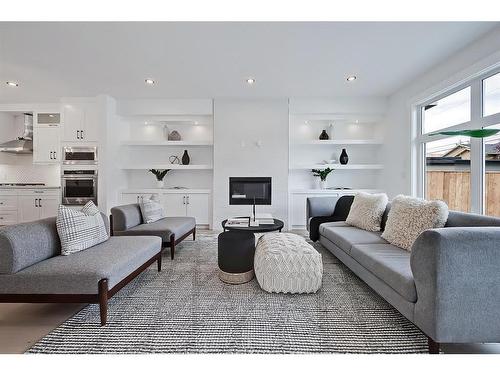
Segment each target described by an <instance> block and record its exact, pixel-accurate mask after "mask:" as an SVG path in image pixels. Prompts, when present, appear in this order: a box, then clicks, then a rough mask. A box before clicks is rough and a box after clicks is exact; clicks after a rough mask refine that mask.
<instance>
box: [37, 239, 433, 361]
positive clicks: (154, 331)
mask: <svg viewBox="0 0 500 375" xmlns="http://www.w3.org/2000/svg"><path fill="white" fill-rule="evenodd" d="M314 246H315V247H316V249H318V251H320V252H321V254H322V256H323V263H324V275H323V285H322V288H321V289H320V290H319V291H318V292H317V293H316V294H309V295H289V294H269V293H267V292H265V291H263V290H261V289H260V288H259V285H258V283H257V281H256V280H255V279H254V280H252V281H251V282H249V283H247V284H242V285H227V284H224V283H222V282H221V281H220V280H219V279H218V277H217V234H215V233H213V232H209V231H205V232H202V233H200V234H199V235H198V236H197V239H196V241H195V242H193V241H190V240H185V241H184V242H182V243H181V244H180V245H179V246H178V247H177V249H176V255H175V260H174V261H171V260H170V256H169V254H168V250H167V253H166V254H165V255H164V261H163V270H162V272H161V273H158V272H157V271H156V265H154V266H152V267H150V268H149V269H148V270H146V271H145V272H143V273H142V274H141V275H139V276H138V277H137V278H136V279H135V280H134V281H133V282H132V283H130V284H129V285H128V286H127V287H125V288H123V289H122V290H121V291H120V292H119V293H118V294H116V295H115V296H114V297H113V298H112V299H111V300H110V304H109V312H108V314H109V315H108V324H107V325H106V326H105V327H100V325H99V308H98V306H97V305H89V306H87V307H85V308H84V309H83V310H81V311H80V312H79V313H77V314H76V315H75V316H73V317H72V318H71V319H69V320H68V321H66V322H65V323H63V324H62V325H61V326H59V327H58V328H56V329H55V330H54V331H52V332H51V333H50V334H49V335H47V336H46V337H44V338H43V339H42V340H40V341H39V342H38V343H36V344H35V345H34V346H33V347H32V348H31V349H30V350H29V351H28V352H29V353H276V354H277V353H423V352H427V350H428V347H427V339H426V337H425V336H424V335H423V334H422V333H421V332H420V331H419V330H418V329H417V328H415V326H414V325H413V324H412V323H410V322H409V321H408V320H407V319H406V318H404V317H403V316H402V315H401V314H400V313H399V312H397V311H396V310H395V309H394V308H393V307H391V306H390V305H389V304H388V303H387V302H385V301H384V300H383V299H382V298H381V297H379V296H378V295H377V294H376V293H375V292H373V291H372V290H371V289H370V288H369V287H368V286H367V285H365V284H364V283H363V282H362V281H361V280H360V279H359V278H358V277H357V276H355V275H354V274H353V273H352V272H351V271H350V270H349V269H348V268H346V267H345V266H344V265H342V264H341V263H339V261H338V260H337V259H336V258H335V257H334V256H333V255H331V254H330V253H329V252H328V251H327V250H325V249H324V248H323V247H322V246H321V245H319V244H314Z"/></svg>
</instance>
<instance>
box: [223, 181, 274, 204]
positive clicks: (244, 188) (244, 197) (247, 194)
mask: <svg viewBox="0 0 500 375" xmlns="http://www.w3.org/2000/svg"><path fill="white" fill-rule="evenodd" d="M254 198H255V204H258V205H270V204H271V177H229V204H230V205H244V204H245V205H251V204H254Z"/></svg>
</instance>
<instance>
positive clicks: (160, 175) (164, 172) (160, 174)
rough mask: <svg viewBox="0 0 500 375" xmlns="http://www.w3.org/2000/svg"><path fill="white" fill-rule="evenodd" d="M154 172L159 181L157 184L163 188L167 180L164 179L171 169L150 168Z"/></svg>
mask: <svg viewBox="0 0 500 375" xmlns="http://www.w3.org/2000/svg"><path fill="white" fill-rule="evenodd" d="M149 171H150V172H151V173H152V174H154V175H155V177H156V181H157V186H158V187H159V188H160V189H161V188H162V187H163V186H165V182H164V181H163V179H164V178H165V176H166V175H167V173H168V171H170V169H150V170H149Z"/></svg>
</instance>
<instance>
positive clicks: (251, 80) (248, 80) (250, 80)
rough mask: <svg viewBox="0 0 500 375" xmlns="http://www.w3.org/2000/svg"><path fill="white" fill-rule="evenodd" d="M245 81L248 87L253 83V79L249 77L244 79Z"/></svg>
mask: <svg viewBox="0 0 500 375" xmlns="http://www.w3.org/2000/svg"><path fill="white" fill-rule="evenodd" d="M246 81H247V83H248V84H249V85H253V84H254V83H255V78H252V77H249V78H247V79H246Z"/></svg>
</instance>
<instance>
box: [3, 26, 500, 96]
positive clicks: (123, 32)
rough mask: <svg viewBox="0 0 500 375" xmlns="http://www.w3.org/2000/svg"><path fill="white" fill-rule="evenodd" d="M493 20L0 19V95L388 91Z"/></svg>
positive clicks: (345, 93) (359, 93) (478, 33)
mask: <svg viewBox="0 0 500 375" xmlns="http://www.w3.org/2000/svg"><path fill="white" fill-rule="evenodd" d="M498 25H499V23H481V22H459V23H453V22H438V23H385V22H380V23H353V22H344V23H339V22H331V23H142V22H136V23H0V100H1V101H2V102H9V101H23V100H41V99H44V100H46V99H51V98H58V97H61V96H90V95H97V94H110V95H112V96H114V97H116V98H162V97H164V98H167V97H174V98H210V97H233V96H235V97H240V96H285V97H318V96H371V95H376V96H387V95H390V94H391V93H393V92H394V91H395V90H396V89H398V88H399V87H401V86H402V85H403V84H405V83H407V82H409V81H411V80H412V79H414V78H415V77H417V76H418V75H419V74H422V73H423V72H425V71H426V70H428V69H429V68H431V67H432V66H433V65H435V64H437V63H439V62H441V61H442V60H444V59H445V58H446V57H448V56H450V55H451V54H453V53H455V52H457V51H458V50H460V49H461V48H463V47H464V46H466V45H467V44H469V43H471V42H473V41H474V40H476V39H478V38H479V37H481V36H482V35H483V34H485V33H486V32H488V31H490V30H491V29H493V28H494V27H497V26H498ZM349 74H355V75H357V76H358V79H357V80H356V81H355V82H353V83H347V82H346V80H345V78H346V76H348V75H349ZM250 76H251V77H254V78H255V79H256V83H255V85H253V86H249V85H247V84H246V83H245V78H246V77H250ZM149 77H151V78H153V79H155V80H156V82H157V84H156V85H155V86H153V87H148V86H146V85H145V84H144V79H145V78H149ZM7 80H13V81H19V82H20V87H17V88H12V87H8V86H7V85H5V81H7Z"/></svg>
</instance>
